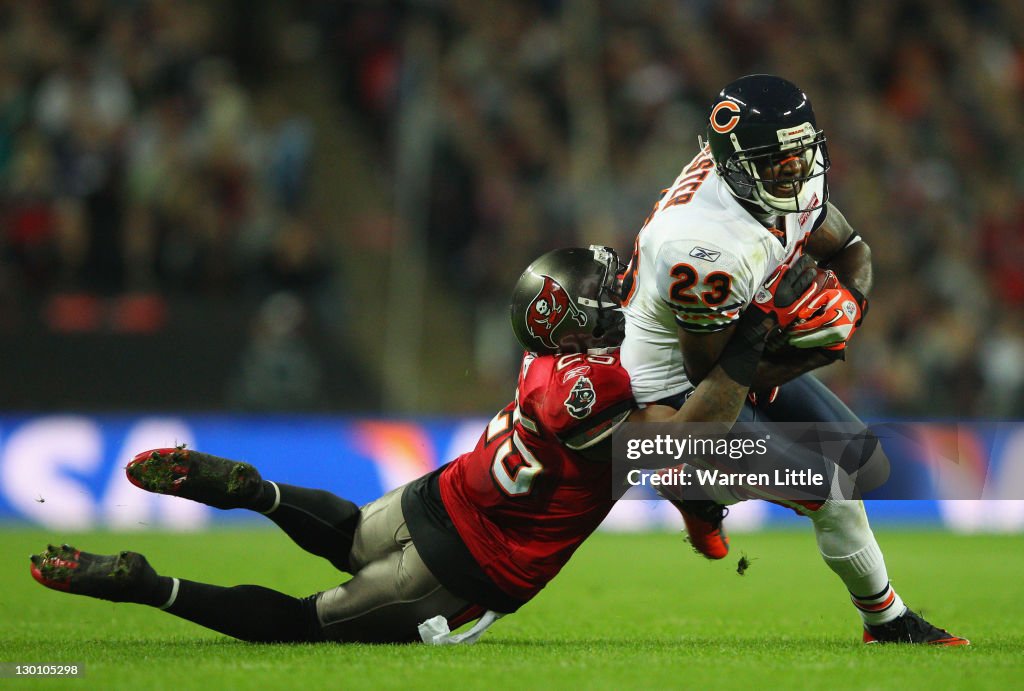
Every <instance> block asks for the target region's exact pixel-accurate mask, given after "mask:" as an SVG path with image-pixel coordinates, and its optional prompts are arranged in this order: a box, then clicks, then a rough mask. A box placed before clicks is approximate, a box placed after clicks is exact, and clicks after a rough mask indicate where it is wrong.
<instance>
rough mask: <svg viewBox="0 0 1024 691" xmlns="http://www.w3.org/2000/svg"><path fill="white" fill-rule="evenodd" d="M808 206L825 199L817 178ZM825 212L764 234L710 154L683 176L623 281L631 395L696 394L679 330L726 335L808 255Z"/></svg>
mask: <svg viewBox="0 0 1024 691" xmlns="http://www.w3.org/2000/svg"><path fill="white" fill-rule="evenodd" d="M808 184H815V185H817V189H815V190H813V191H814V194H813V196H812V197H811V202H810V204H809V205H810V206H814V205H816V204H817V203H818V202H819V200H820V199H821V195H822V194H823V180H822V178H821V177H818V178H815V179H814V181H812V183H808ZM824 218H825V207H822V208H820V209H817V210H815V211H805V212H802V213H791V214H786V215H785V216H780V217H777V218H776V226H777V227H773V228H766V227H765V226H764V225H762V224H761V223H760V222H759V221H758V220H757V219H755V218H754V217H753V216H751V215H750V213H748V212H747V211H746V210H745V209H744V208H743V207H742V206H741V205H740V203H739V202H738V201H737V200H736V198H735V197H734V196H733V195H732V193H731V192H730V190H729V187H728V185H727V184H726V183H725V181H724V180H723V179H722V178H721V177H719V175H718V174H717V173H716V172H715V164H714V161H713V160H712V159H711V154H710V151H709V150H708V149H705V150H703V151H701V152H700V153H699V154H698V155H697V157H696V158H694V159H693V161H691V162H690V164H689V165H688V166H687V167H686V168H684V169H683V172H682V173H680V174H679V177H677V178H676V180H675V182H674V183H673V184H672V187H670V188H669V189H667V190H666V191H665V193H664V195H663V196H662V197H661V199H660V200H659V201H658V203H657V204H656V205H655V208H654V210H653V211H652V212H651V216H650V217H649V218H648V219H647V223H646V224H645V225H644V227H643V228H642V229H641V230H640V233H639V234H638V235H637V237H636V243H635V245H634V249H633V257H632V259H631V260H630V264H629V268H628V270H627V272H626V275H625V279H624V281H623V292H624V293H625V299H624V301H623V305H624V307H625V310H624V311H625V315H626V336H625V340H624V341H623V344H622V350H621V355H622V364H623V366H624V367H625V368H626V370H627V371H628V372H629V376H630V379H631V381H632V385H633V395H634V396H635V398H636V400H637V401H638V402H640V403H652V402H654V401H659V400H661V399H663V398H667V397H669V396H674V395H676V394H678V393H681V392H684V391H687V390H688V389H691V388H693V387H692V385H691V384H690V382H689V380H688V379H687V377H686V371H685V369H684V368H683V356H682V352H681V350H680V347H679V338H678V333H677V329H678V328H679V327H682V328H683V329H685V330H687V331H693V332H698V333H707V332H713V331H720V330H722V329H724V328H726V327H727V326H729V324H731V323H732V322H734V321H735V320H736V319H738V318H739V315H740V313H741V312H742V311H743V310H744V309H745V308H746V306H747V305H748V304H749V303H750V301H751V299H753V297H754V293H755V292H756V291H757V289H758V288H759V287H760V286H761V285H762V284H763V283H764V282H765V280H766V279H767V278H768V276H769V275H770V274H771V272H773V271H774V270H775V269H776V268H778V266H779V265H780V264H782V263H783V262H786V261H788V260H790V259H792V258H794V257H796V256H799V255H800V254H801V253H802V252H803V247H804V244H805V243H806V242H807V238H808V236H809V235H810V233H811V231H812V230H813V229H815V228H817V227H818V225H820V224H821V221H823V220H824Z"/></svg>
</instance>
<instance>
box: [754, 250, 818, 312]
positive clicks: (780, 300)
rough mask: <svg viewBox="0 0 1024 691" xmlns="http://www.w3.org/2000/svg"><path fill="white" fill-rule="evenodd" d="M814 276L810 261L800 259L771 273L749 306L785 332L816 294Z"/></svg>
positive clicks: (813, 267) (816, 273) (806, 256)
mask: <svg viewBox="0 0 1024 691" xmlns="http://www.w3.org/2000/svg"><path fill="white" fill-rule="evenodd" d="M818 275H819V274H818V271H817V269H816V264H815V263H814V260H813V259H812V258H811V257H809V256H808V255H806V254H804V255H801V257H800V258H799V259H797V260H796V261H795V262H793V263H792V264H782V265H780V266H779V268H777V269H775V271H774V272H773V273H772V275H771V276H769V277H768V280H767V281H765V282H764V285H763V286H762V287H761V288H759V289H758V291H757V292H756V293H755V294H754V299H753V301H751V303H750V306H751V307H756V308H757V309H759V310H761V311H762V312H764V313H766V314H770V315H772V316H773V317H775V320H776V321H777V322H778V325H779V328H781V329H786V328H788V327H789V326H790V325H791V324H793V323H794V322H795V321H796V320H797V319H799V318H800V314H801V312H802V310H803V309H804V307H805V306H806V305H807V304H808V303H809V302H810V300H811V298H813V297H814V296H815V295H816V294H817V293H818V290H819V286H818V285H817V283H816V281H815V279H816V278H817V276H818Z"/></svg>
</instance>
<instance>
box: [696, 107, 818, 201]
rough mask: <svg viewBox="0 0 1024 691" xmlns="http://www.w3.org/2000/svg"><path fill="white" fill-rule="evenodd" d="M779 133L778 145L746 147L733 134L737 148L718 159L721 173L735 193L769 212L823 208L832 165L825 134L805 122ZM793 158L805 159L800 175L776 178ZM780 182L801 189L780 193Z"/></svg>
mask: <svg viewBox="0 0 1024 691" xmlns="http://www.w3.org/2000/svg"><path fill="white" fill-rule="evenodd" d="M777 136H778V139H779V143H778V144H768V145H764V146H754V147H748V148H743V146H742V145H741V143H740V141H739V139H738V138H737V136H736V134H735V133H730V135H729V139H730V141H731V143H732V148H733V149H734V151H733V152H732V153H730V154H729V155H728V156H727V157H726V158H725V160H724V161H716V164H717V168H718V172H719V174H720V175H721V176H722V177H723V178H724V179H725V181H726V183H728V185H729V188H730V190H731V191H732V193H733V195H734V196H736V197H737V198H739V199H742V200H744V201H747V202H751V203H753V204H756V205H757V206H758V207H760V208H761V209H762V210H763V211H765V212H766V213H768V214H778V213H797V212H799V213H802V212H805V211H813V210H815V209H819V208H821V207H822V206H824V205H825V202H826V201H827V200H828V184H827V181H826V179H825V174H826V173H827V172H828V169H829V167H830V165H831V163H830V161H829V157H828V148H827V147H826V146H825V135H824V133H823V132H822V131H821V130H817V129H815V128H814V126H813V125H811V123H809V122H805V123H804V124H803V125H801V126H800V127H797V128H788V129H786V130H779V131H778V132H777ZM793 157H799V158H801V159H802V161H801V162H800V167H801V174H800V175H796V176H785V177H778V178H776V177H774V175H775V173H776V171H778V170H779V169H780V167H781V166H782V165H785V164H786V163H787V162H788V161H789V160H790V159H792V158H793ZM779 185H783V186H785V185H790V186H792V187H798V188H799V189H798V191H797V192H796V193H795V194H792V195H780V194H777V192H778V191H779ZM773 192H776V193H775V194H773Z"/></svg>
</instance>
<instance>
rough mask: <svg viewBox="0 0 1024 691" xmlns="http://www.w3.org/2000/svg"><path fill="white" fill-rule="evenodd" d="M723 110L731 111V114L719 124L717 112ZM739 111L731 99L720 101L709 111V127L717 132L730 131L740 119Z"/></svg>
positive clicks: (724, 132)
mask: <svg viewBox="0 0 1024 691" xmlns="http://www.w3.org/2000/svg"><path fill="white" fill-rule="evenodd" d="M723 110H728V111H730V112H732V113H733V115H732V116H731V117H730V118H729V119H728V120H726V121H725V122H724V123H723V124H719V123H718V113H719V112H721V111H723ZM739 112H740V107H739V106H738V105H736V104H735V103H733V102H732V101H722V102H721V103H719V104H718V105H717V106H715V108H714V110H712V111H711V129H713V130H714V131H715V132H718V133H719V134H726V133H727V132H732V130H733V128H734V127H736V123H738V122H739V121H740V116H739Z"/></svg>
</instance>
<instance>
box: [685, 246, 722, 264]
mask: <svg viewBox="0 0 1024 691" xmlns="http://www.w3.org/2000/svg"><path fill="white" fill-rule="evenodd" d="M690 256H691V257H696V258H697V259H703V260H704V261H706V262H713V261H718V258H719V257H721V256H722V253H721V252H716V251H714V250H709V249H705V248H703V247H694V248H693V249H692V250H690Z"/></svg>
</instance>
